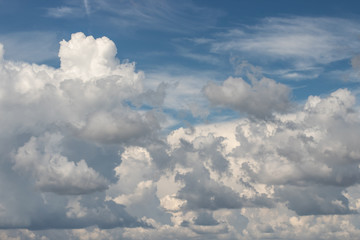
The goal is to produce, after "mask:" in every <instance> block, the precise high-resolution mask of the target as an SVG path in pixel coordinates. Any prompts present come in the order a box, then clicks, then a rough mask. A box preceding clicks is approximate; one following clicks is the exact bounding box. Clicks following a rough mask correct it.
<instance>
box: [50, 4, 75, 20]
mask: <svg viewBox="0 0 360 240" xmlns="http://www.w3.org/2000/svg"><path fill="white" fill-rule="evenodd" d="M74 12H75V9H73V8H71V7H65V6H64V7H57V8H49V9H47V16H49V17H54V18H63V17H67V16H72V15H73V14H74Z"/></svg>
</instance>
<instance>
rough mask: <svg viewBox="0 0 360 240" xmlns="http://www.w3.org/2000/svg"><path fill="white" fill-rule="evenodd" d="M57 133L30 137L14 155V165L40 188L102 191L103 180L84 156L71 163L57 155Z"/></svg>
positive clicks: (69, 190) (68, 191) (80, 192)
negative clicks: (30, 176) (26, 173)
mask: <svg viewBox="0 0 360 240" xmlns="http://www.w3.org/2000/svg"><path fill="white" fill-rule="evenodd" d="M61 138H62V136H61V135H59V134H52V135H50V134H45V136H42V137H39V138H35V137H32V138H31V139H30V140H29V141H28V142H27V143H26V144H25V145H24V146H22V147H20V148H19V149H18V150H17V152H16V155H15V156H14V162H15V164H14V169H15V170H17V171H24V172H29V173H31V174H32V175H33V177H34V178H35V179H36V186H37V187H39V189H40V190H41V191H45V192H54V193H58V194H70V195H75V194H87V193H91V192H94V191H103V190H105V189H106V188H107V181H106V180H105V179H104V178H103V177H102V176H100V175H99V174H98V173H97V172H95V171H94V169H92V168H89V167H88V165H87V163H86V161H85V160H84V159H82V160H80V161H79V162H77V163H75V162H72V161H69V160H68V159H67V157H65V156H63V155H61V147H60V144H61V143H60V141H61Z"/></svg>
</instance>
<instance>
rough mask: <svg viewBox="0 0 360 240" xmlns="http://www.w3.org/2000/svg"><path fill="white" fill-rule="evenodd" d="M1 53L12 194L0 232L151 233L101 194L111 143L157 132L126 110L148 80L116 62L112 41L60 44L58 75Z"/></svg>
mask: <svg viewBox="0 0 360 240" xmlns="http://www.w3.org/2000/svg"><path fill="white" fill-rule="evenodd" d="M3 53H4V50H3V46H2V45H1V54H0V55H1V63H0V76H1V83H0V85H1V91H0V112H1V115H2V116H7V117H6V118H1V120H0V124H1V128H2V136H1V137H0V142H1V149H0V152H1V166H2V171H1V172H2V173H1V175H2V178H3V179H2V180H3V181H2V187H3V188H2V189H8V188H9V192H8V193H7V195H8V196H4V197H3V198H1V200H0V204H1V208H2V209H4V211H3V212H2V214H0V219H1V220H0V227H1V228H6V227H10V226H11V227H14V228H17V227H19V228H24V227H26V228H34V229H38V228H39V229H47V228H78V227H86V226H91V225H98V226H102V227H116V226H140V225H143V226H147V225H146V224H143V223H141V221H140V220H137V219H136V218H134V217H131V216H130V215H129V214H128V213H127V212H126V210H124V207H123V206H122V205H119V204H116V203H114V202H113V201H111V200H105V194H104V191H105V190H106V189H108V187H109V184H110V181H111V180H112V177H111V176H105V175H104V173H107V172H109V171H111V170H112V169H111V168H110V169H109V166H110V165H111V164H110V165H109V163H107V161H109V158H110V156H111V155H115V156H116V155H117V151H119V149H118V148H111V144H117V145H121V144H124V143H126V142H131V141H135V140H136V139H141V140H144V139H146V138H147V136H150V135H151V133H152V132H153V131H156V130H157V129H158V121H157V120H156V119H157V117H156V114H155V113H152V112H151V111H140V110H137V109H134V108H132V107H131V105H130V104H129V102H131V99H133V98H135V97H136V96H139V95H141V94H143V86H142V79H143V73H142V72H136V71H135V65H134V63H129V62H126V61H125V62H123V63H121V62H120V61H119V60H118V59H117V58H116V47H115V45H114V43H113V42H112V41H111V40H109V39H108V38H106V37H103V38H98V39H94V38H93V37H92V36H88V37H87V36H85V35H84V34H83V33H76V34H73V35H72V36H71V39H70V40H69V41H65V40H63V41H62V42H61V43H60V50H59V57H60V62H61V64H60V68H58V69H54V68H52V67H49V66H46V65H36V64H28V63H24V62H14V61H8V60H6V59H3ZM105 149H106V150H105ZM87 152H93V153H95V156H91V155H89V154H88V153H87ZM111 152H113V153H111ZM110 159H112V161H114V157H112V158H110ZM115 160H116V161H120V159H119V157H118V156H117V157H116V158H115ZM102 166H105V167H102ZM99 171H100V172H101V173H100V172H99ZM14 178H15V179H16V181H15V182H13V180H12V179H14ZM11 186H12V187H11ZM10 196H12V198H14V199H16V200H15V201H11V198H10ZM76 196H79V197H80V198H76V199H77V200H76V199H74V198H75V197H76ZM95 196H97V197H95ZM24 199H27V201H30V202H31V203H32V204H28V205H26V204H24V202H23V201H24ZM95 199H97V200H95ZM75 200H76V201H75ZM80 202H81V204H80ZM20 206H21V207H20ZM39 209H44V211H42V212H41V213H39V212H37V211H38V210H39ZM47 219H48V220H47Z"/></svg>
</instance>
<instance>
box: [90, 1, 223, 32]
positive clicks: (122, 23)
mask: <svg viewBox="0 0 360 240" xmlns="http://www.w3.org/2000/svg"><path fill="white" fill-rule="evenodd" d="M91 9H92V17H96V12H97V11H99V12H106V13H108V14H107V16H105V20H106V21H108V22H109V23H110V24H114V25H116V26H118V27H121V28H126V29H128V30H130V31H133V30H134V28H133V27H136V28H139V29H154V30H157V31H166V32H175V33H185V32H189V31H190V30H194V29H197V30H202V29H204V28H208V26H209V25H211V23H213V22H215V21H216V19H217V18H218V17H219V16H221V14H222V13H221V12H220V11H219V10H214V9H210V8H207V7H199V6H198V5H195V4H193V3H191V2H189V1H186V2H181V3H176V4H175V3H173V2H171V1H167V0H160V1H154V0H150V1H148V0H147V1H137V2H133V1H128V0H127V1H122V2H117V1H113V0H106V1H101V2H93V3H92V5H91ZM210 16H211V17H210ZM97 17H102V19H103V20H104V15H101V16H100V15H99V16H97Z"/></svg>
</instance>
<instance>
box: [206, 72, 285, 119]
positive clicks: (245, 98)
mask: <svg viewBox="0 0 360 240" xmlns="http://www.w3.org/2000/svg"><path fill="white" fill-rule="evenodd" d="M204 93H205V95H206V97H207V98H208V99H209V100H210V102H211V103H212V104H214V105H218V106H223V107H228V108H232V109H234V110H236V111H239V112H244V113H247V114H249V115H250V116H254V117H257V118H266V117H270V116H271V115H272V114H273V113H274V112H284V111H285V110H286V109H287V108H288V106H289V103H290V100H289V95H290V89H289V88H288V87H287V86H285V85H283V84H280V83H277V82H275V81H274V80H272V79H268V78H262V79H260V80H256V79H254V80H253V81H252V84H251V85H250V84H249V83H247V82H246V81H244V80H243V79H242V78H233V77H230V78H228V79H226V80H225V81H224V82H223V84H222V85H220V86H219V85H217V84H215V83H209V84H208V85H206V86H205V88H204Z"/></svg>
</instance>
